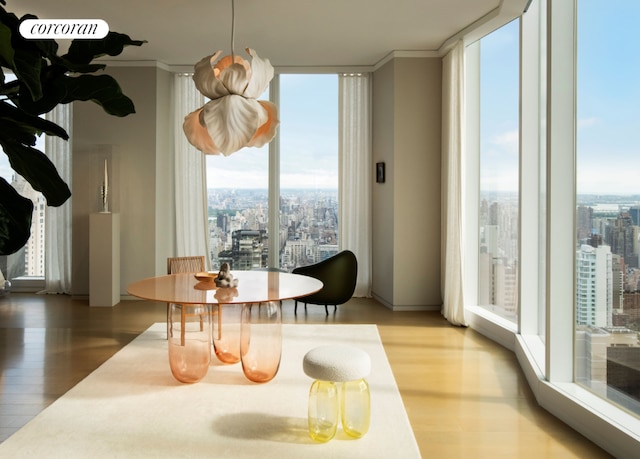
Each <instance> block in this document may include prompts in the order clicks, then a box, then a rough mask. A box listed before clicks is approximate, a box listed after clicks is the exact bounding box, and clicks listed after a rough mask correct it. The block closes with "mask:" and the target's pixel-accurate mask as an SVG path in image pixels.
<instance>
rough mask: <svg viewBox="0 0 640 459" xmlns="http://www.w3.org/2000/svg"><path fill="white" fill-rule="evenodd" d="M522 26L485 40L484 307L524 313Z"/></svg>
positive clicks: (511, 316) (508, 314)
mask: <svg viewBox="0 0 640 459" xmlns="http://www.w3.org/2000/svg"><path fill="white" fill-rule="evenodd" d="M518 26H519V22H518V21H517V20H516V21H513V22H511V23H509V24H507V25H505V26H503V27H502V28H500V29H498V30H496V31H495V32H493V33H491V34H489V35H487V36H485V37H484V38H482V39H481V40H480V208H479V233H480V234H479V245H480V246H479V254H478V276H479V278H478V304H479V305H480V306H482V307H484V308H486V309H487V310H489V311H491V312H493V313H495V314H497V315H499V316H501V317H503V318H505V319H507V320H510V321H512V322H516V321H517V314H518V303H517V299H518V153H519V150H518V127H519V104H518V103H519V92H518V91H519V38H518V36H519V28H518Z"/></svg>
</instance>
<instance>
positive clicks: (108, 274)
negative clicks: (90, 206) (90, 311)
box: [89, 212, 120, 306]
mask: <svg viewBox="0 0 640 459" xmlns="http://www.w3.org/2000/svg"><path fill="white" fill-rule="evenodd" d="M89 239H90V241H89V306H114V305H116V304H118V303H119V302H120V214H115V213H103V212H101V213H94V214H91V215H90V216H89Z"/></svg>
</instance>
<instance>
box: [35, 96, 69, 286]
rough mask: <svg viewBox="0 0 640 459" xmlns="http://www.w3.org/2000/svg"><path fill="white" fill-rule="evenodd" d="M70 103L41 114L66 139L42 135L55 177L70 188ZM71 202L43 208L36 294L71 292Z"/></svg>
mask: <svg viewBox="0 0 640 459" xmlns="http://www.w3.org/2000/svg"><path fill="white" fill-rule="evenodd" d="M72 110H73V105H72V104H59V105H57V106H56V107H55V108H54V109H53V110H51V111H50V112H49V113H47V114H46V115H45V118H46V119H48V120H49V121H52V122H54V123H56V124H57V125H59V126H61V127H62V128H64V130H66V131H67V133H68V134H69V140H63V139H61V138H59V137H55V136H46V137H45V142H44V151H45V153H46V155H47V156H48V157H49V159H50V160H51V162H53V164H54V165H55V166H56V169H57V170H58V174H60V177H61V178H62V180H64V181H65V182H66V183H67V185H69V188H71V190H72V192H73V187H72V186H71V139H72V135H71V134H72V133H71V114H72ZM71 199H72V198H69V199H68V200H67V202H65V203H64V204H62V205H61V206H60V207H50V206H47V207H46V208H45V214H44V219H45V223H44V290H42V291H40V292H38V293H71Z"/></svg>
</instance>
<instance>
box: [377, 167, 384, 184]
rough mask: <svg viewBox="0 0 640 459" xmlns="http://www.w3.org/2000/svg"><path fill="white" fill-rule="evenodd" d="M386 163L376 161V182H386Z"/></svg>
mask: <svg viewBox="0 0 640 459" xmlns="http://www.w3.org/2000/svg"><path fill="white" fill-rule="evenodd" d="M384 179H385V177H384V163H376V182H377V183H384Z"/></svg>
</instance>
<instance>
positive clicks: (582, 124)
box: [578, 116, 600, 129]
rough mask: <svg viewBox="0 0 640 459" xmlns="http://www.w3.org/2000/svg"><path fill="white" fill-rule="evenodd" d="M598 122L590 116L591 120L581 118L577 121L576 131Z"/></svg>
mask: <svg viewBox="0 0 640 459" xmlns="http://www.w3.org/2000/svg"><path fill="white" fill-rule="evenodd" d="M599 122H600V120H599V119H598V118H596V117H595V116H592V117H591V118H581V119H579V120H578V129H582V128H587V127H591V126H595V125H597V124H598V123H599Z"/></svg>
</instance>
